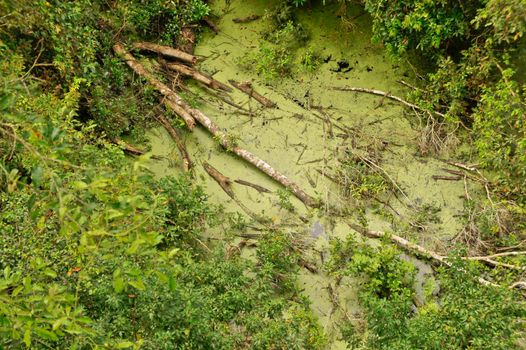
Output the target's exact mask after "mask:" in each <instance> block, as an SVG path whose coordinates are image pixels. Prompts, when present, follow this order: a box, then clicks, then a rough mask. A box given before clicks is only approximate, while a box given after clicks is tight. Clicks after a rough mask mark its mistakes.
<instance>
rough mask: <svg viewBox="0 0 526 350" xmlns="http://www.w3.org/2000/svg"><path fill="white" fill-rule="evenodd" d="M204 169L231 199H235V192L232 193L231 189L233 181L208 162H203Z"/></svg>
mask: <svg viewBox="0 0 526 350" xmlns="http://www.w3.org/2000/svg"><path fill="white" fill-rule="evenodd" d="M203 168H204V169H205V170H206V172H207V173H208V175H210V176H211V177H212V178H213V179H214V180H215V181H216V182H217V183H218V185H219V186H221V188H222V189H223V191H225V192H226V194H228V196H229V197H230V198H234V197H235V194H234V191H232V188H231V187H230V185H231V184H232V180H230V179H229V178H228V177H226V176H225V175H223V174H221V173H220V172H219V171H218V170H217V169H216V168H214V167H213V166H211V165H210V164H208V163H207V162H203Z"/></svg>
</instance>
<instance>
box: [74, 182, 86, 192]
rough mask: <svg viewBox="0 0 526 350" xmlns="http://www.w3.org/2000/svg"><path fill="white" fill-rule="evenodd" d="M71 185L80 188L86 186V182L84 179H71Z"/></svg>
mask: <svg viewBox="0 0 526 350" xmlns="http://www.w3.org/2000/svg"><path fill="white" fill-rule="evenodd" d="M71 187H73V188H74V189H77V190H82V189H84V188H88V184H87V183H85V182H84V181H73V182H72V183H71Z"/></svg>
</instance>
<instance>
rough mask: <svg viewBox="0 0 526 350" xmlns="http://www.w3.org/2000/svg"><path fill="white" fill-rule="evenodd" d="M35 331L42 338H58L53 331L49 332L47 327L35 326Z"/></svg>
mask: <svg viewBox="0 0 526 350" xmlns="http://www.w3.org/2000/svg"><path fill="white" fill-rule="evenodd" d="M35 333H36V334H37V335H38V336H39V337H41V338H44V339H46V340H54V341H56V340H58V337H57V335H56V334H55V333H53V332H51V331H48V330H47V329H44V328H35Z"/></svg>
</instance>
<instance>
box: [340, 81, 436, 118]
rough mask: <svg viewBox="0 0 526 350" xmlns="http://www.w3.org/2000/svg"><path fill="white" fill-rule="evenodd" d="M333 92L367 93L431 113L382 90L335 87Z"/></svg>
mask: <svg viewBox="0 0 526 350" xmlns="http://www.w3.org/2000/svg"><path fill="white" fill-rule="evenodd" d="M332 89H333V90H337V91H353V92H364V93H367V94H372V95H377V96H382V97H384V98H388V99H391V100H393V101H397V102H400V103H402V104H404V105H406V106H408V107H410V108H413V109H416V110H419V111H422V112H428V113H431V112H429V111H427V110H425V109H423V108H422V107H420V106H417V105H415V104H414V103H411V102H408V101H406V100H404V99H402V98H400V97H397V96H394V95H391V94H390V93H388V92H384V91H380V90H375V89H365V88H360V87H333V88H332ZM432 113H434V114H436V115H438V116H440V117H444V116H445V115H444V114H443V113H440V112H437V111H433V112H432Z"/></svg>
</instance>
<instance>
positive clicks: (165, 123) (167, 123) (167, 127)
mask: <svg viewBox="0 0 526 350" xmlns="http://www.w3.org/2000/svg"><path fill="white" fill-rule="evenodd" d="M155 119H157V120H158V121H159V123H161V125H162V126H163V127H164V129H165V130H166V131H167V132H168V134H170V136H171V137H172V139H173V140H174V141H175V144H176V145H177V149H179V153H181V157H182V158H183V169H184V171H185V172H188V171H189V170H190V168H192V161H191V160H190V156H189V155H188V152H187V151H186V147H185V145H184V142H183V140H182V139H181V136H179V133H178V132H177V130H175V128H174V127H173V125H172V123H170V121H169V120H168V119H167V118H166V117H165V116H164V115H162V114H161V115H158V116H156V117H155Z"/></svg>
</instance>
